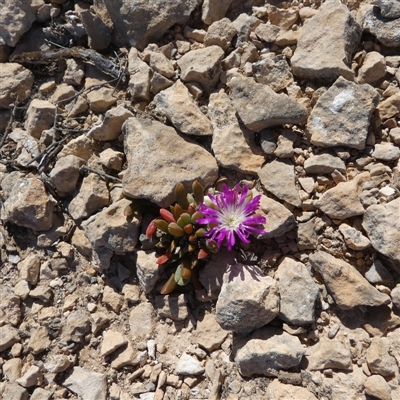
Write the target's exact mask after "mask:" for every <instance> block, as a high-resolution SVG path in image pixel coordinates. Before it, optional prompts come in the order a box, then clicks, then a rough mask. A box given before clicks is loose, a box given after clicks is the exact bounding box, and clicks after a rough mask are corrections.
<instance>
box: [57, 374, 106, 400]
mask: <svg viewBox="0 0 400 400" xmlns="http://www.w3.org/2000/svg"><path fill="white" fill-rule="evenodd" d="M63 386H65V387H66V388H68V389H69V390H71V391H72V392H73V393H75V394H76V395H78V396H80V397H82V398H83V399H86V400H106V398H107V379H106V375H104V374H99V373H97V372H92V371H89V370H87V369H84V368H81V367H74V368H73V369H72V372H71V373H70V374H69V375H68V376H67V378H66V379H65V380H64V382H63Z"/></svg>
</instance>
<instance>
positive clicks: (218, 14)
mask: <svg viewBox="0 0 400 400" xmlns="http://www.w3.org/2000/svg"><path fill="white" fill-rule="evenodd" d="M232 2H233V0H204V2H203V5H202V10H201V11H202V12H201V19H202V20H203V22H204V23H205V24H207V25H211V24H212V23H213V22H215V21H218V20H220V19H222V18H223V17H225V14H226V12H227V11H228V8H229V6H230V5H231V4H232Z"/></svg>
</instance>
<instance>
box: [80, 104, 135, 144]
mask: <svg viewBox="0 0 400 400" xmlns="http://www.w3.org/2000/svg"><path fill="white" fill-rule="evenodd" d="M130 117H133V113H131V112H130V111H129V110H127V109H126V108H125V107H122V106H118V107H114V108H112V109H111V110H108V111H107V112H106V114H105V116H104V120H103V121H102V122H101V123H100V124H99V125H95V126H93V127H92V128H91V129H90V130H89V132H88V133H87V136H89V137H91V138H93V139H95V140H99V141H108V140H116V139H117V138H118V136H119V135H120V134H121V131H122V124H123V123H124V122H125V121H126V120H127V119H128V118H130Z"/></svg>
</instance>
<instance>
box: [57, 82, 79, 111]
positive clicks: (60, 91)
mask: <svg viewBox="0 0 400 400" xmlns="http://www.w3.org/2000/svg"><path fill="white" fill-rule="evenodd" d="M75 94H76V90H75V89H74V87H73V86H71V85H67V84H66V83H62V84H61V85H59V86H57V89H56V91H55V92H54V93H53V95H52V96H51V102H52V103H53V104H57V103H59V104H60V105H61V106H65V105H66V104H68V103H69V102H71V101H72V97H73V96H74V95H75ZM63 100H65V101H63Z"/></svg>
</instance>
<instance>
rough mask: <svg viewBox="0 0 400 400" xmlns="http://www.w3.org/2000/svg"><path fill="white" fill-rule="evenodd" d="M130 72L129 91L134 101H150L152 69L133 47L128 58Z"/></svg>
mask: <svg viewBox="0 0 400 400" xmlns="http://www.w3.org/2000/svg"><path fill="white" fill-rule="evenodd" d="M128 72H129V75H130V77H131V78H130V80H129V86H128V91H129V93H130V95H131V96H132V98H133V99H134V100H138V101H140V100H144V101H148V100H149V99H150V74H151V69H150V67H149V66H148V65H147V64H146V63H145V62H144V61H142V60H141V58H140V57H139V52H138V51H137V49H135V47H132V48H131V49H130V51H129V56H128Z"/></svg>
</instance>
